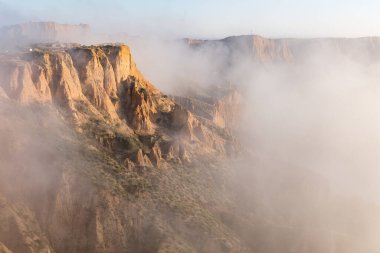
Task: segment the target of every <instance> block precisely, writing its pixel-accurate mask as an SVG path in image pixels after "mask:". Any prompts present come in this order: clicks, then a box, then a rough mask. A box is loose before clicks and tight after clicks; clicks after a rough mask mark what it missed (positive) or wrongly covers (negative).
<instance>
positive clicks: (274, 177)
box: [130, 40, 380, 252]
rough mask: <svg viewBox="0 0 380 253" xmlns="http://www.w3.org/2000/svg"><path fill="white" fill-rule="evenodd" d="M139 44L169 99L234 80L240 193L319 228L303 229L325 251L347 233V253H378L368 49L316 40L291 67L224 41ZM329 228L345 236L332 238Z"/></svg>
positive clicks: (378, 117) (378, 144)
mask: <svg viewBox="0 0 380 253" xmlns="http://www.w3.org/2000/svg"><path fill="white" fill-rule="evenodd" d="M306 43H308V42H306ZM339 43H344V42H339ZM353 44H354V43H353ZM130 45H131V48H132V51H133V53H134V55H135V58H136V61H137V64H138V66H139V67H140V69H141V70H142V72H143V73H144V74H145V75H146V76H147V77H148V78H149V80H151V81H152V82H153V83H154V84H155V85H156V86H158V87H159V88H160V89H162V90H164V91H166V92H168V93H174V94H181V95H184V94H185V93H186V90H187V89H188V87H191V88H192V89H194V88H195V89H199V90H202V89H204V88H205V87H207V86H211V85H220V86H223V85H231V84H232V85H233V86H234V87H236V89H237V90H238V91H239V92H240V93H241V94H242V95H243V97H244V103H243V105H242V108H241V109H242V113H241V115H240V122H239V123H238V125H239V127H238V128H237V129H235V130H236V131H237V134H238V135H239V140H240V141H241V144H242V147H243V153H242V155H241V157H239V159H238V160H237V161H236V160H235V161H233V162H232V165H231V169H235V170H236V171H237V172H238V173H237V178H238V179H237V181H236V184H235V188H236V190H237V191H238V192H240V194H241V196H244V197H242V199H245V201H247V199H249V200H248V201H253V203H255V204H254V205H256V208H257V209H260V208H263V209H264V211H262V212H264V213H266V214H264V215H263V217H265V218H268V219H272V218H273V216H271V215H270V214H268V213H270V212H271V211H268V210H272V211H273V210H275V211H273V212H275V213H276V212H278V213H277V214H278V215H280V216H281V215H283V216H284V217H287V218H288V219H289V220H297V221H298V222H300V224H301V225H299V228H304V229H306V230H305V231H309V230H313V228H312V227H314V228H316V231H314V230H313V231H309V233H310V234H308V232H300V231H299V233H300V234H299V235H300V236H301V237H302V236H305V238H307V237H308V236H310V238H312V239H311V241H313V242H314V243H316V242H319V250H316V252H327V251H326V249H327V248H328V247H329V246H327V245H330V246H331V245H333V244H334V243H332V242H331V240H336V241H339V239H336V238H338V237H339V235H338V234H339V233H340V234H344V236H343V237H346V239H345V240H348V241H350V243H348V242H346V243H342V245H343V244H345V245H346V246H345V247H347V248H345V249H344V250H343V251H344V252H363V250H364V251H366V250H367V251H369V252H378V250H379V249H380V244H379V242H378V240H377V239H376V235H377V234H378V233H379V232H380V230H379V229H380V227H379V224H380V223H379V222H380V220H379V216H378V215H377V214H375V213H374V212H372V211H371V210H378V207H379V204H380V188H379V187H378V186H379V184H380V172H379V170H378V168H379V166H380V161H379V159H378V155H379V154H380V132H379V129H380V93H379V84H380V65H379V61H378V59H377V58H374V59H371V60H368V57H367V55H368V51H367V49H365V48H364V47H355V46H352V48H351V49H352V51H347V53H344V52H342V50H340V48H338V47H336V45H335V47H334V45H329V44H328V43H327V44H326V45H324V44H322V45H318V43H317V46H316V47H314V46H312V47H309V48H308V49H307V50H306V51H301V50H300V51H301V52H302V55H298V56H297V57H298V58H296V59H293V60H292V61H290V62H281V61H273V62H270V63H258V62H257V61H254V60H253V59H251V58H250V57H252V56H251V55H250V54H249V52H246V54H244V52H243V53H235V51H237V52H239V51H240V50H241V48H240V49H239V48H232V49H231V47H229V46H227V45H226V44H223V43H208V44H206V45H205V46H202V47H200V48H197V49H194V48H191V47H190V46H188V45H186V43H184V42H183V41H177V42H170V43H167V42H162V41H157V40H155V41H144V42H143V43H142V42H137V43H136V42H133V41H131V43H130ZM343 47H344V46H343ZM231 50H232V51H231ZM234 50H235V51H234ZM293 50H294V48H293ZM295 51H297V49H295ZM231 52H232V53H231ZM242 201H243V202H244V200H242ZM268 205H269V207H268ZM266 208H269V209H266ZM256 211H257V210H256ZM257 212H259V213H260V211H257ZM341 216H344V217H345V218H343V220H344V221H342V219H341ZM287 218H285V219H287ZM304 219H305V220H306V221H307V222H306V223H303V222H305V221H302V220H304ZM272 221H273V220H272ZM285 223H286V222H285ZM296 223H297V222H296ZM278 224H281V222H278ZM302 224H304V225H302ZM305 224H307V225H306V228H305ZM342 224H345V225H343V226H342ZM352 224H357V225H352ZM358 224H360V225H358ZM296 227H298V225H296ZM319 227H320V228H321V230H318V229H319ZM301 230H302V229H301ZM302 231H303V230H302ZM326 231H335V232H332V233H336V234H337V237H336V238H335V237H334V235H331V238H335V239H331V238H330V237H329V238H327V239H326V238H325V237H324V236H326ZM302 234H303V235H302ZM306 234H308V235H306ZM266 236H268V234H267V235H266ZM283 236H284V234H282V237H281V236H280V238H281V239H283ZM280 238H279V240H278V241H281V239H280ZM347 238H349V239H347ZM257 240H259V241H260V239H257ZM263 240H264V239H263ZM268 240H269V239H268ZM306 240H307V239H306ZM278 241H277V242H278ZM277 242H276V241H270V240H269V243H268V244H267V245H275V244H276V243H277ZM264 244H265V243H264ZM338 244H339V243H338ZM311 245H312V243H311ZM348 245H349V246H348ZM310 247H312V246H310ZM324 247H325V248H324ZM273 250H278V248H276V249H274V248H267V249H266V250H265V249H264V251H263V252H273ZM298 250H300V252H306V251H305V250H306V249H303V250H301V249H300V248H299V249H298ZM314 250H315V248H314ZM335 250H338V251H339V250H341V249H337V248H335ZM297 252H298V251H297ZM329 252H335V251H334V249H329Z"/></svg>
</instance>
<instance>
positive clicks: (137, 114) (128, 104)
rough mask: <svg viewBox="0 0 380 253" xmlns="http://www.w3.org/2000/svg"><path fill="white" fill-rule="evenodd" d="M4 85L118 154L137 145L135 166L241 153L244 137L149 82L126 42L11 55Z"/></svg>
mask: <svg viewBox="0 0 380 253" xmlns="http://www.w3.org/2000/svg"><path fill="white" fill-rule="evenodd" d="M0 87H1V88H2V91H3V95H4V96H6V97H8V98H10V99H12V100H16V101H18V102H20V103H21V104H25V105H28V104H35V103H47V104H54V105H56V106H58V108H59V109H60V110H61V111H62V112H63V114H64V115H65V117H66V118H67V119H68V120H69V121H71V122H72V124H73V125H74V126H75V128H76V129H77V131H79V132H84V133H85V134H87V135H89V136H93V138H94V139H96V140H97V141H98V142H99V143H100V144H101V145H103V146H106V147H107V148H108V149H110V150H112V151H113V152H115V151H116V150H120V149H127V148H128V145H133V147H134V148H133V149H130V150H129V151H128V152H129V153H128V154H126V155H124V156H123V157H120V159H122V160H126V161H128V162H129V164H130V166H132V167H133V165H134V164H133V163H137V164H138V165H144V166H150V165H151V164H152V162H153V164H154V165H159V164H160V165H162V164H163V163H162V161H163V160H168V159H174V160H176V159H179V161H180V162H188V161H190V160H191V157H192V156H196V155H197V154H200V153H203V154H210V153H213V154H220V155H224V154H226V153H227V152H235V151H231V150H233V148H232V149H231V147H233V146H234V145H235V144H234V143H235V142H236V141H234V140H233V139H232V138H231V137H229V136H227V137H226V134H224V133H223V131H224V130H223V129H221V132H222V133H221V134H220V133H217V132H215V131H213V129H211V128H210V127H209V126H208V125H207V124H204V123H202V122H201V121H200V120H199V119H198V118H196V117H194V116H193V114H192V113H191V112H189V111H188V110H186V109H185V108H183V107H182V106H180V105H178V104H176V102H175V101H174V100H172V99H170V98H168V97H167V96H166V95H164V94H162V93H161V92H159V91H158V90H157V89H156V88H155V87H154V86H153V85H152V84H151V83H149V82H148V81H147V80H145V79H144V77H143V76H142V74H141V73H140V71H139V70H138V69H137V67H136V65H135V63H134V61H133V58H132V56H131V52H130V49H129V48H128V47H127V46H125V45H101V46H89V47H87V46H77V47H66V48H54V49H46V48H44V47H41V48H39V47H36V48H34V49H33V51H32V52H27V53H19V54H16V55H9V54H8V55H3V56H2V57H1V58H0ZM222 125H223V126H224V124H222ZM131 142H133V144H131ZM123 145H126V146H125V147H123ZM227 147H228V151H227Z"/></svg>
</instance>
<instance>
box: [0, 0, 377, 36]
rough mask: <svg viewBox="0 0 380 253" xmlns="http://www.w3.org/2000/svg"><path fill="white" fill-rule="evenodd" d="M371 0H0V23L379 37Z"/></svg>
mask: <svg viewBox="0 0 380 253" xmlns="http://www.w3.org/2000/svg"><path fill="white" fill-rule="evenodd" d="M379 11H380V1H378V0H377V1H376V0H361V1H357V0H345V1H344V0H318V1H317V0H302V1H301V0H298V1H296V0H277V1H276V0H265V1H263V0H260V1H259V0H191V1H189V0H138V1H136V0H133V1H132V0H108V1H105V0H87V1H86V0H64V1H51V0H0V25H2V26H3V25H10V24H15V23H21V22H29V21H56V22H60V23H86V24H90V25H91V27H92V29H93V30H94V31H96V32H102V33H110V32H111V33H116V32H126V33H129V34H130V35H136V36H147V35H151V36H166V37H193V38H221V37H226V36H230V35H241V34H259V35H263V36H267V37H361V36H377V35H380V15H378V13H379Z"/></svg>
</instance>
